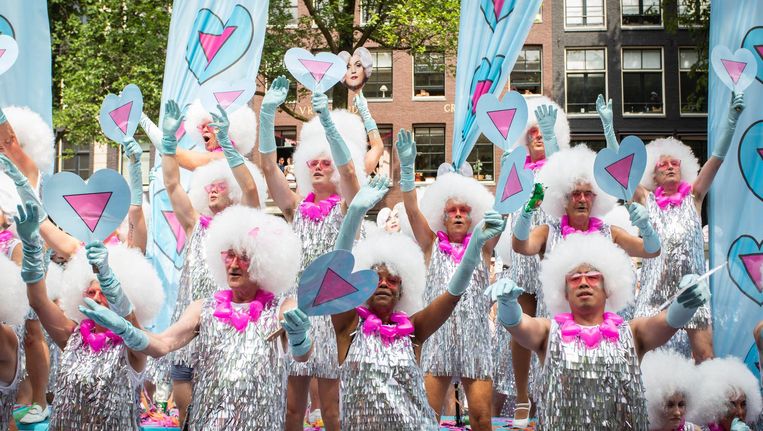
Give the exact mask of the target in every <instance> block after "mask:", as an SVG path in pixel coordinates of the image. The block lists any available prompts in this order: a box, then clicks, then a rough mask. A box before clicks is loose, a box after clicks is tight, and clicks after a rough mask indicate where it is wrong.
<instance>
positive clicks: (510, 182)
mask: <svg viewBox="0 0 763 431" xmlns="http://www.w3.org/2000/svg"><path fill="white" fill-rule="evenodd" d="M521 191H522V182H521V181H519V174H518V173H517V165H512V166H511V171H509V177H508V178H507V179H506V185H505V186H504V187H503V194H502V195H501V202H503V201H505V200H506V199H508V198H510V197H512V196H514V195H515V194H517V193H519V192H521Z"/></svg>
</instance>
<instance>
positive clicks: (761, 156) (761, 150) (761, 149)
mask: <svg viewBox="0 0 763 431" xmlns="http://www.w3.org/2000/svg"><path fill="white" fill-rule="evenodd" d="M758 155H759V156H760V158H761V159H763V148H758Z"/></svg>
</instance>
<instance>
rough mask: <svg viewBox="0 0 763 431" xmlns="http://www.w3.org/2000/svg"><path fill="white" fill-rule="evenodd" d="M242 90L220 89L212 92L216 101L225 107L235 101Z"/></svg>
mask: <svg viewBox="0 0 763 431" xmlns="http://www.w3.org/2000/svg"><path fill="white" fill-rule="evenodd" d="M243 92H244V90H233V91H220V92H217V93H214V95H215V100H217V103H219V104H220V106H222V107H223V108H225V109H227V108H228V107H229V106H230V105H232V104H233V102H235V101H236V99H238V98H239V96H241V94H242V93H243Z"/></svg>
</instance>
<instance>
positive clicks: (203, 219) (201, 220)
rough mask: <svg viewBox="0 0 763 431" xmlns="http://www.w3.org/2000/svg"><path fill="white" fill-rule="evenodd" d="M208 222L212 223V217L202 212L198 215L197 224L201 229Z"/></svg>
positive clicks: (207, 225) (206, 226)
mask: <svg viewBox="0 0 763 431" xmlns="http://www.w3.org/2000/svg"><path fill="white" fill-rule="evenodd" d="M210 223H212V217H210V216H205V215H203V214H202V215H200V216H199V224H200V225H201V228H202V229H206V228H208V227H209V224H210Z"/></svg>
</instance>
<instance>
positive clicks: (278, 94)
mask: <svg viewBox="0 0 763 431" xmlns="http://www.w3.org/2000/svg"><path fill="white" fill-rule="evenodd" d="M288 94H289V80H288V79H286V77H285V76H283V75H281V76H279V77H278V78H276V79H275V80H274V81H273V83H272V84H270V90H268V92H267V93H265V97H263V98H262V107H261V108H260V153H262V154H270V153H272V152H274V151H275V150H276V135H275V119H276V110H277V109H278V107H279V106H281V104H282V103H283V102H284V101H285V100H286V96H287V95H288Z"/></svg>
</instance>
